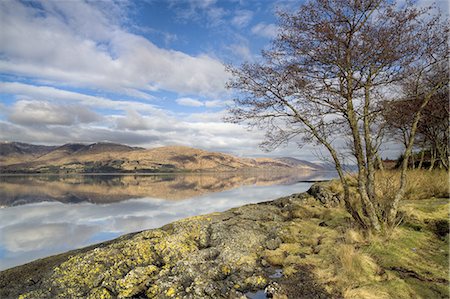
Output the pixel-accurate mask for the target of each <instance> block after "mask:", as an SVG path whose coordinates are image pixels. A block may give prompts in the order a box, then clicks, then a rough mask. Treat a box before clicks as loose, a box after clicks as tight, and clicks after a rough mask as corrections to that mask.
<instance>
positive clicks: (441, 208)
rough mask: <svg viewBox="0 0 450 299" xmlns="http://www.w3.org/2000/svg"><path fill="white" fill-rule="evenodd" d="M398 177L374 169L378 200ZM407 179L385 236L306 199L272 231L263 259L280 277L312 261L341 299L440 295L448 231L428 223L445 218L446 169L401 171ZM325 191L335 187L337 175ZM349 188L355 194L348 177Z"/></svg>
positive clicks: (393, 186) (391, 189) (389, 195)
mask: <svg viewBox="0 0 450 299" xmlns="http://www.w3.org/2000/svg"><path fill="white" fill-rule="evenodd" d="M398 176H399V172H396V171H385V172H384V173H381V172H380V173H377V192H378V195H379V196H380V197H385V198H386V201H388V200H389V199H392V198H393V194H395V193H394V192H395V190H396V188H397V187H398ZM408 180H409V182H408V186H407V197H406V199H409V200H407V201H403V202H402V203H401V207H400V211H401V213H402V215H403V222H401V224H400V225H399V226H398V227H396V228H395V229H394V230H393V231H392V235H391V236H390V237H387V236H384V235H373V234H368V233H367V232H364V231H360V230H358V229H357V228H355V227H354V226H353V225H352V222H351V221H349V217H350V216H349V215H348V214H347V213H346V212H345V210H344V208H343V207H342V206H339V207H335V208H326V209H325V208H323V207H321V206H318V205H315V204H314V203H312V205H313V206H310V205H303V206H299V207H298V211H296V213H295V215H296V216H297V217H298V218H294V219H293V220H294V222H292V225H290V227H289V228H287V229H286V233H285V234H284V235H282V236H280V237H281V239H282V240H283V244H281V245H280V247H279V248H277V249H276V250H273V251H267V252H266V258H267V260H268V261H269V262H270V263H271V264H274V265H277V266H279V267H282V268H283V271H285V274H286V275H287V276H291V275H297V274H296V269H297V265H307V266H312V269H313V270H312V271H313V273H314V276H315V277H316V278H317V280H318V281H319V282H320V283H321V284H322V285H323V286H325V288H326V289H327V290H328V291H329V292H331V293H337V294H340V295H341V296H342V298H366V299H372V298H405V299H406V298H447V297H448V294H449V290H448V288H447V284H446V281H447V280H448V274H449V271H448V266H449V264H448V263H449V261H448V251H449V248H448V234H447V235H446V236H442V235H439V234H437V229H436V228H437V225H435V224H436V223H441V222H442V223H444V222H445V221H447V222H448V220H447V219H448V217H449V208H450V206H449V205H450V204H449V202H448V199H446V198H445V197H446V196H448V184H447V180H448V174H447V173H446V172H443V171H439V170H438V171H434V172H426V171H417V170H416V171H409V172H408ZM330 189H331V191H332V192H336V193H337V192H342V186H341V185H340V184H339V182H338V181H333V182H330ZM351 191H352V193H353V194H354V193H356V180H355V179H354V178H352V186H351ZM354 197H355V198H356V197H357V196H356V194H355V195H354ZM433 197H434V198H433ZM436 197H438V198H436ZM411 199H413V200H411ZM322 222H324V223H325V224H326V225H321V226H319V223H322Z"/></svg>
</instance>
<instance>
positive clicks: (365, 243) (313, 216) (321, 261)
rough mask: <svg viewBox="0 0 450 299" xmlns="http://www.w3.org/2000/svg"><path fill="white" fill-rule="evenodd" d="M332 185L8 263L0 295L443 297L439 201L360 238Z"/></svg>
mask: <svg viewBox="0 0 450 299" xmlns="http://www.w3.org/2000/svg"><path fill="white" fill-rule="evenodd" d="M332 190H333V188H329V184H327V183H325V184H324V183H318V184H315V185H313V186H312V187H311V188H310V190H309V191H308V192H306V193H300V194H293V195H291V196H288V197H284V198H279V199H276V200H274V201H270V202H263V203H259V204H251V205H245V206H242V207H239V208H234V209H231V210H228V211H225V212H222V213H213V214H208V215H202V216H196V217H191V218H187V219H184V220H180V221H176V222H173V223H171V224H168V225H165V226H164V227H162V228H159V229H152V230H146V231H142V232H137V233H133V234H128V235H124V236H122V237H120V238H118V239H115V240H112V241H109V242H105V243H101V244H97V245H93V246H90V247H87V248H83V249H79V250H74V251H70V252H67V253H63V254H60V255H55V256H51V257H48V258H44V259H40V260H37V261H34V262H31V263H28V264H25V265H22V266H19V267H15V268H11V269H8V270H5V271H2V272H0V298H22V299H23V298H39V299H44V298H105V299H106V298H239V299H245V298H252V299H253V298H258V299H261V298H266V296H267V297H268V298H278V299H285V298H375V297H373V296H375V294H378V295H380V297H377V298H447V296H448V288H447V286H448V246H447V244H448V229H446V230H445V231H443V232H441V231H439V230H436V227H438V226H437V225H436V224H439V223H441V222H442V223H447V226H446V227H447V228H448V220H446V217H448V212H446V211H448V206H449V203H448V199H440V200H437V199H432V200H427V201H422V202H421V201H416V202H413V203H408V204H406V205H405V206H404V208H405V210H404V216H403V217H404V222H403V224H402V226H400V227H399V228H398V229H397V230H396V231H395V232H394V234H395V237H393V238H391V239H390V241H389V242H387V241H386V240H384V239H382V238H372V239H371V240H370V241H369V240H367V239H366V238H364V237H362V235H361V234H360V233H359V232H358V231H357V230H356V229H355V228H354V227H353V224H352V221H351V219H350V216H349V215H348V214H347V213H346V212H345V211H344V209H343V208H342V207H340V206H339V203H338V202H339V196H338V192H333V191H332ZM441 226H442V225H441ZM442 227H444V226H442ZM400 256H401V257H402V258H399V257H400Z"/></svg>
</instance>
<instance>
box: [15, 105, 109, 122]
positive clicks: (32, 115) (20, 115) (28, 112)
mask: <svg viewBox="0 0 450 299" xmlns="http://www.w3.org/2000/svg"><path fill="white" fill-rule="evenodd" d="M8 119H9V120H10V121H11V122H13V123H16V124H21V125H27V126H40V125H62V126H71V125H74V124H78V123H92V122H95V121H99V120H100V119H101V116H100V115H98V114H97V113H95V112H93V111H91V110H89V109H87V108H86V107H84V106H80V105H55V104H51V103H49V102H46V101H30V100H20V101H17V102H15V103H14V105H13V107H12V108H11V112H10V114H9V117H8Z"/></svg>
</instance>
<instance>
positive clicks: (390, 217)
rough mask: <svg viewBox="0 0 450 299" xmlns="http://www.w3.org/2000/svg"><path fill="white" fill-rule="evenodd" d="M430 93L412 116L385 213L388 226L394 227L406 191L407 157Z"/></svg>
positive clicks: (409, 154)
mask: <svg viewBox="0 0 450 299" xmlns="http://www.w3.org/2000/svg"><path fill="white" fill-rule="evenodd" d="M431 95H432V94H429V95H427V96H426V97H425V98H424V100H423V102H422V104H421V105H420V107H419V109H418V110H417V112H416V114H415V116H414V120H413V123H412V126H411V132H410V134H409V140H408V146H407V147H406V149H405V153H404V155H403V163H402V168H401V173H400V187H399V189H398V190H397V193H396V194H395V197H394V200H393V201H392V204H391V207H390V209H389V211H388V213H387V218H386V222H387V224H388V226H389V227H394V225H395V219H396V217H397V211H398V205H399V203H400V200H402V199H403V196H404V195H405V192H406V171H407V169H408V160H409V157H410V156H411V153H412V148H413V146H414V138H415V135H416V131H417V124H418V123H419V120H420V116H421V114H422V111H423V109H424V108H425V106H426V105H427V104H428V102H429V101H430V99H431Z"/></svg>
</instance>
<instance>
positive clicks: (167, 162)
mask: <svg viewBox="0 0 450 299" xmlns="http://www.w3.org/2000/svg"><path fill="white" fill-rule="evenodd" d="M17 144H19V143H2V144H0V153H1V155H0V166H1V170H0V172H2V173H102V172H109V173H111V172H120V173H155V172H198V171H234V170H249V169H272V168H277V169H301V170H322V168H321V166H319V165H316V164H313V163H309V162H306V161H302V160H298V159H294V158H279V159H273V158H256V159H251V158H238V157H235V156H232V155H228V154H223V153H217V152H209V151H205V150H200V149H195V148H190V147H186V146H166V147H158V148H153V149H144V148H139V147H130V146H127V145H123V144H114V143H93V144H89V145H85V144H65V145H62V146H52V147H50V146H35V145H26V144H20V145H21V148H26V149H28V150H27V151H25V150H21V149H20V147H19V146H17ZM13 145H14V146H13ZM11 148H12V149H11Z"/></svg>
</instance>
